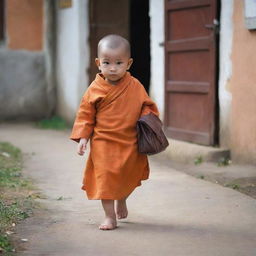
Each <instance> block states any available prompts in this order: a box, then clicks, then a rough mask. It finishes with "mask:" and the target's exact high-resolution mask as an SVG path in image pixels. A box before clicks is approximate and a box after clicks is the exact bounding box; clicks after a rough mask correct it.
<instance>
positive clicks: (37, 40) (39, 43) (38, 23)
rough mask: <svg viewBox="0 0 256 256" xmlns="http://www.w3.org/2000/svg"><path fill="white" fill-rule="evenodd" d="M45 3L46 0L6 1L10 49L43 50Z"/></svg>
mask: <svg viewBox="0 0 256 256" xmlns="http://www.w3.org/2000/svg"><path fill="white" fill-rule="evenodd" d="M43 4H44V0H36V1H31V0H22V1H20V0H8V1H6V24H7V29H6V32H7V43H8V48H9V49H26V50H33V51H40V50H42V48H43Z"/></svg>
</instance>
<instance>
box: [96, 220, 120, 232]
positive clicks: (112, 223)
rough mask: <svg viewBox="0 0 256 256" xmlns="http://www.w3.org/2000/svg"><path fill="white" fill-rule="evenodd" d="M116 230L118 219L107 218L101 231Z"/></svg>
mask: <svg viewBox="0 0 256 256" xmlns="http://www.w3.org/2000/svg"><path fill="white" fill-rule="evenodd" d="M115 228H116V219H115V218H111V217H105V219H104V221H103V222H102V223H101V224H100V226H99V229H100V230H113V229H115Z"/></svg>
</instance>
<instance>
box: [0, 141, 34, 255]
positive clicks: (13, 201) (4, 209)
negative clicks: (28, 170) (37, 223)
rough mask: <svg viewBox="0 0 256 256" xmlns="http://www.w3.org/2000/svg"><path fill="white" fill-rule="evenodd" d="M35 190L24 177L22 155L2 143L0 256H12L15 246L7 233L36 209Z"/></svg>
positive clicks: (8, 144)
mask: <svg viewBox="0 0 256 256" xmlns="http://www.w3.org/2000/svg"><path fill="white" fill-rule="evenodd" d="M31 189H34V187H33V186H32V183H31V181H30V180H29V179H26V178H24V177H23V176H22V153H21V151H20V150H19V149H18V148H16V147H14V146H12V145H11V144H10V143H7V142H0V254H1V253H3V255H6V256H7V255H12V252H13V250H14V249H13V246H12V245H11V242H10V236H9V235H7V233H6V232H7V231H10V230H11V229H13V223H18V222H19V221H21V220H23V219H26V218H28V217H29V216H30V215H31V214H32V210H33V208H34V207H35V205H36V204H35V201H34V200H33V197H32V196H28V195H31V194H32V195H33V191H31Z"/></svg>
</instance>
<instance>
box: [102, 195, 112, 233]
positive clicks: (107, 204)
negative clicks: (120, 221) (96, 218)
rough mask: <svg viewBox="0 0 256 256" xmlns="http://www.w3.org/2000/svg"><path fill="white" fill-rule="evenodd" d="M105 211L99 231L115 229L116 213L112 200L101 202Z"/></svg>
mask: <svg viewBox="0 0 256 256" xmlns="http://www.w3.org/2000/svg"><path fill="white" fill-rule="evenodd" d="M101 203H102V206H103V209H104V211H105V219H104V221H103V222H102V223H101V225H100V226H99V229H101V230H111V229H115V228H116V213H115V208H114V200H104V199H102V200H101Z"/></svg>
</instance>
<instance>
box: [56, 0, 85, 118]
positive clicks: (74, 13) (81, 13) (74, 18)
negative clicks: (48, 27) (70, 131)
mask: <svg viewBox="0 0 256 256" xmlns="http://www.w3.org/2000/svg"><path fill="white" fill-rule="evenodd" d="M88 15H89V12H88V0H74V1H73V5H72V7H71V8H65V9H57V17H56V18H57V28H56V38H57V41H56V50H57V52H56V54H57V56H56V76H57V112H58V114H59V115H60V116H62V117H63V118H64V119H65V120H67V121H69V122H70V123H72V122H73V120H74V117H75V113H76V111H77V108H78V106H79V103H80V100H81V97H82V95H83V93H84V91H85V90H86V88H87V86H88V83H89V81H88V74H87V68H88V65H89V60H90V50H89V45H88V37H89V25H88Z"/></svg>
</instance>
